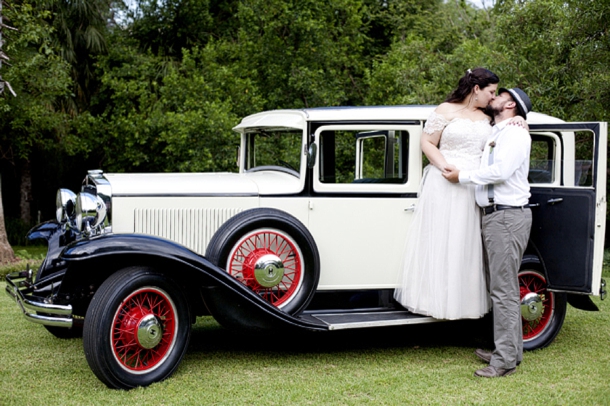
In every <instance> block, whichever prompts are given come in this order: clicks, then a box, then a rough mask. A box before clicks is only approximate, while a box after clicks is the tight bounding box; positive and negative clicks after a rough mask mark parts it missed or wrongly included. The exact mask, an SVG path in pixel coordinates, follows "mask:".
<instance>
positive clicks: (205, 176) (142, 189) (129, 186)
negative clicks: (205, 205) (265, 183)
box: [105, 173, 259, 196]
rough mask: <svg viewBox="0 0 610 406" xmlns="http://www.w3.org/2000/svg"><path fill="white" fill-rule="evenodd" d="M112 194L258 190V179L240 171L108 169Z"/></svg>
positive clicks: (247, 193) (250, 193)
mask: <svg viewBox="0 0 610 406" xmlns="http://www.w3.org/2000/svg"><path fill="white" fill-rule="evenodd" d="M105 177H106V179H108V181H109V182H110V185H111V188H112V195H113V196H159V195H171V196H181V195H201V196H205V195H242V196H253V195H258V194H259V188H258V186H257V184H256V182H253V181H252V180H251V179H248V178H247V177H246V176H244V175H242V174H237V173H138V174H132V173H129V174H127V173H107V174H105Z"/></svg>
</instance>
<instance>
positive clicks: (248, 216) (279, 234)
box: [206, 208, 320, 314]
mask: <svg viewBox="0 0 610 406" xmlns="http://www.w3.org/2000/svg"><path fill="white" fill-rule="evenodd" d="M206 257H207V258H208V259H209V260H210V261H212V263H214V264H216V265H218V266H220V267H222V268H224V269H225V270H226V271H227V272H228V273H229V274H231V275H232V276H234V277H235V278H236V279H238V280H239V281H241V282H242V283H243V284H244V285H246V286H247V287H248V288H250V289H251V290H252V291H253V292H254V293H256V294H257V295H259V296H260V297H261V298H263V299H264V300H266V301H267V302H269V303H270V304H272V305H273V306H276V307H278V308H281V309H282V310H283V311H285V312H286V313H289V314H297V313H299V312H300V311H302V310H303V309H304V308H305V307H306V306H307V304H308V303H309V302H310V300H311V298H312V297H313V294H314V293H315V288H316V286H317V284H318V279H319V275H320V264H319V263H320V259H319V254H318V250H317V248H316V245H315V242H314V240H313V237H312V236H311V234H310V233H309V231H308V230H307V228H306V227H305V226H304V225H303V224H302V223H301V222H299V221H298V220H297V219H295V218H294V217H292V216H290V215H289V214H287V213H285V212H282V211H280V210H275V209H268V208H258V209H252V210H247V211H244V212H242V213H239V214H237V215H236V216H234V217H232V218H231V219H229V221H227V222H226V223H225V224H223V225H222V226H221V227H220V228H219V229H218V231H217V232H216V234H215V235H214V237H213V238H212V240H211V241H210V244H209V245H208V249H207V251H206Z"/></svg>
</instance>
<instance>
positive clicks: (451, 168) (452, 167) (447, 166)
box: [441, 164, 457, 173]
mask: <svg viewBox="0 0 610 406" xmlns="http://www.w3.org/2000/svg"><path fill="white" fill-rule="evenodd" d="M456 169H457V167H456V166H455V165H451V164H445V166H443V167H442V168H441V170H442V171H443V172H444V173H447V172H452V171H455V170H456Z"/></svg>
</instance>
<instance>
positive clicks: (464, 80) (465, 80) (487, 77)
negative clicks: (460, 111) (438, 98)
mask: <svg viewBox="0 0 610 406" xmlns="http://www.w3.org/2000/svg"><path fill="white" fill-rule="evenodd" d="M499 82H500V78H499V77H498V75H496V74H495V73H493V72H492V71H489V70H487V69H485V68H476V69H473V70H470V69H468V71H467V72H466V74H465V75H464V76H462V77H461V78H460V81H459V82H458V87H457V88H456V89H455V90H454V91H453V92H451V94H450V95H449V96H448V97H447V99H446V100H445V101H446V102H448V103H459V102H462V101H464V99H466V96H468V95H469V94H470V92H472V89H473V88H474V87H475V86H476V85H479V88H480V89H483V88H485V87H487V86H489V85H490V84H493V83H499Z"/></svg>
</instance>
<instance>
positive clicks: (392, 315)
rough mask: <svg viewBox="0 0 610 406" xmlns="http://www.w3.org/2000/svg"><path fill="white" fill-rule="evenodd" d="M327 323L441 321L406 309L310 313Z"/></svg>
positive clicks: (360, 324)
mask: <svg viewBox="0 0 610 406" xmlns="http://www.w3.org/2000/svg"><path fill="white" fill-rule="evenodd" d="M307 316H309V317H313V318H315V319H317V320H319V321H321V322H323V323H324V324H326V325H327V327H328V329H329V330H346V329H352V328H366V327H384V326H402V325H406V324H422V323H435V322H438V321H441V320H439V319H435V318H433V317H429V316H421V315H419V314H413V313H411V312H408V311H406V310H395V311H384V312H380V311H373V312H366V311H362V312H345V313H309V314H308V315H307Z"/></svg>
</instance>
